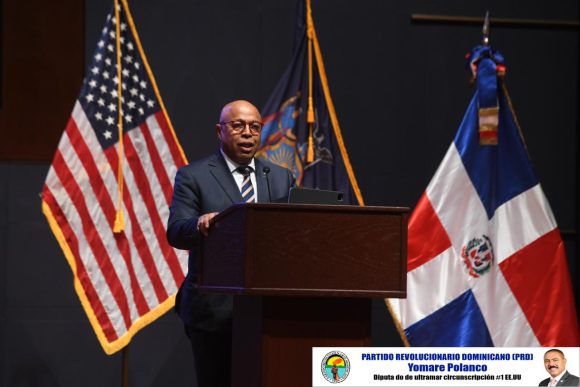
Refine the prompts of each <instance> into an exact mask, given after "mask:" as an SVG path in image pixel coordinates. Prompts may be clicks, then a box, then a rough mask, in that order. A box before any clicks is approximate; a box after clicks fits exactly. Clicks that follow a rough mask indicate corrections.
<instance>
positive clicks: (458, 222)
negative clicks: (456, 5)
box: [390, 46, 580, 347]
mask: <svg viewBox="0 0 580 387" xmlns="http://www.w3.org/2000/svg"><path fill="white" fill-rule="evenodd" d="M474 54H475V56H477V58H476V59H474V58H472V61H471V65H472V66H474V70H476V71H477V77H478V79H477V91H476V93H475V96H474V97H473V99H472V101H471V103H470V105H469V107H468V109H467V112H466V113H465V116H464V118H463V122H462V123H461V125H460V127H459V130H458V132H457V134H456V136H455V139H454V141H453V142H452V143H451V146H450V147H449V149H448V151H447V154H446V155H445V157H444V159H443V162H442V163H441V165H440V166H439V169H438V170H437V172H436V173H435V176H434V177H433V179H432V180H431V182H430V183H429V186H428V187H427V189H426V190H425V192H424V194H423V195H422V197H421V199H420V200H419V203H418V204H417V207H416V208H415V210H414V212H413V214H412V215H411V218H410V219H409V227H408V266H407V294H408V298H407V299H404V300H390V303H391V306H392V310H393V312H394V314H395V316H396V318H397V319H398V320H399V322H400V325H401V328H402V329H403V330H404V332H405V335H406V337H407V339H408V341H409V344H410V345H412V346H450V347H452V346H481V347H483V346H499V347H504V346H505V347H519V346H578V345H580V340H579V336H580V335H579V331H578V322H577V318H576V310H575V306H574V296H573V292H572V286H571V281H570V274H569V272H568V265H567V261H566V255H565V251H564V244H563V242H562V240H561V238H560V232H559V230H558V226H557V224H556V220H555V219H554V215H553V214H552V211H551V209H550V205H549V204H548V201H547V199H546V197H545V195H544V192H543V191H542V188H541V186H540V183H539V181H538V177H537V176H536V174H535V172H534V169H533V167H532V164H531V162H530V159H529V157H528V154H527V151H526V147H525V144H524V142H523V139H522V136H521V134H520V131H519V130H518V126H517V123H516V121H515V119H514V115H513V113H512V111H511V110H510V106H509V96H508V95H507V92H506V91H505V88H504V89H502V87H501V86H502V85H503V83H502V82H503V79H502V78H501V77H499V78H500V79H498V76H497V75H496V71H499V72H500V73H501V70H502V67H503V65H502V61H503V58H501V56H500V55H499V54H498V53H497V52H494V51H493V50H492V49H491V48H489V47H481V46H480V47H477V48H476V49H475V50H474V53H473V54H472V56H473V55H474ZM480 78H481V79H480Z"/></svg>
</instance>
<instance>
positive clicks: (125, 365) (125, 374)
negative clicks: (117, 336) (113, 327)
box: [121, 344, 129, 387]
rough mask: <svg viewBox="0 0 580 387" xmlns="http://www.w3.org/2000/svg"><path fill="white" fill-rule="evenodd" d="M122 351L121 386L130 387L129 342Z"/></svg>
mask: <svg viewBox="0 0 580 387" xmlns="http://www.w3.org/2000/svg"><path fill="white" fill-rule="evenodd" d="M122 352H123V355H122V361H121V386H122V387H129V344H127V345H126V346H124V347H123V349H122Z"/></svg>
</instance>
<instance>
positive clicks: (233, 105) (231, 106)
mask: <svg viewBox="0 0 580 387" xmlns="http://www.w3.org/2000/svg"><path fill="white" fill-rule="evenodd" d="M239 112H244V113H248V114H253V115H254V116H255V117H258V119H257V121H262V116H261V115H260V112H259V111H258V108H256V107H255V106H254V105H253V104H252V103H251V102H248V101H245V100H243V99H240V100H237V101H232V102H230V103H228V104H226V105H225V106H224V107H223V108H222V112H221V114H220V122H228V121H231V120H232V118H231V117H232V116H235V115H236V114H237V113H239Z"/></svg>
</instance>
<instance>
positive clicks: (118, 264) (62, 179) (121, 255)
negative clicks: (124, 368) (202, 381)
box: [42, 0, 187, 354]
mask: <svg viewBox="0 0 580 387" xmlns="http://www.w3.org/2000/svg"><path fill="white" fill-rule="evenodd" d="M115 4H116V6H115V7H113V9H112V11H111V13H110V14H109V15H108V16H107V21H106V23H105V26H104V28H103V30H102V34H101V37H100V39H99V42H98V44H97V49H96V50H95V53H94V55H93V61H92V63H91V64H90V66H89V67H88V69H87V72H86V77H85V80H84V85H83V86H82V89H81V92H80V95H79V97H78V99H77V101H76V103H75V105H74V108H73V111H72V114H71V117H70V119H69V122H68V124H67V126H66V128H65V130H64V133H63V135H62V137H61V140H60V143H59V145H58V149H57V151H56V153H55V156H54V160H53V162H52V164H51V166H50V169H49V172H48V176H47V177H46V181H45V183H44V186H43V189H42V211H43V213H44V214H45V216H46V218H47V220H48V222H49V224H50V227H51V230H52V232H53V233H54V235H55V236H56V238H57V240H58V242H59V244H60V246H61V248H62V250H63V252H64V255H65V257H66V259H67V261H68V263H69V265H70V267H71V270H72V272H73V275H74V286H75V290H76V292H77V294H78V296H79V298H80V300H81V303H82V305H83V307H84V310H85V312H86V314H87V316H88V318H89V321H90V322H91V325H92V327H93V329H94V331H95V333H96V335H97V337H98V339H99V342H100V343H101V346H102V347H103V349H104V351H105V352H106V353H107V354H112V353H115V352H116V351H118V350H120V349H121V348H123V347H124V346H125V345H127V344H128V343H129V341H130V340H131V338H132V337H133V335H134V334H135V333H137V332H138V331H139V330H140V329H141V328H143V327H144V326H146V325H147V324H149V323H151V322H153V321H155V319H157V318H158V317H159V316H161V315H162V314H163V313H165V312H166V311H167V310H169V309H170V308H172V307H173V305H174V303H175V293H176V292H177V289H178V288H179V286H180V285H181V282H183V279H184V273H185V271H186V270H187V252H186V251H179V250H175V249H173V248H172V247H171V246H169V244H168V242H167V239H166V237H165V231H166V221H167V217H168V214H169V204H170V200H171V196H172V192H173V187H172V182H173V180H174V178H175V174H176V172H177V168H179V167H180V166H182V165H184V164H185V163H186V159H185V156H184V154H183V150H182V149H181V146H180V145H179V142H178V140H177V137H176V136H175V133H174V131H173V128H172V126H171V123H170V121H169V117H168V116H167V113H166V111H165V108H164V106H163V101H162V100H161V96H160V94H159V91H158V89H157V85H156V83H155V79H154V78H153V74H152V72H151V69H150V68H149V64H148V63H147V58H146V57H145V53H144V51H143V48H142V47H141V42H140V41H139V36H138V35H137V30H136V28H135V25H134V24H133V19H132V18H131V14H130V12H129V8H128V6H127V3H126V1H124V0H123V1H121V4H119V3H117V2H115Z"/></svg>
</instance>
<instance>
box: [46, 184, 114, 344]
mask: <svg viewBox="0 0 580 387" xmlns="http://www.w3.org/2000/svg"><path fill="white" fill-rule="evenodd" d="M42 199H43V200H44V202H45V203H46V205H48V207H49V208H50V211H51V213H52V215H53V217H54V219H55V220H56V223H57V224H58V226H59V227H60V230H61V231H62V234H63V236H64V238H65V240H66V243H67V245H68V247H69V249H70V251H71V253H72V255H73V258H74V260H75V265H76V273H73V275H74V276H75V277H76V278H77V279H78V281H79V282H80V283H81V287H82V288H83V291H84V293H85V296H86V297H87V300H88V302H89V304H90V305H91V309H92V310H93V313H94V314H95V317H96V319H97V321H98V322H99V325H100V326H101V329H102V330H103V333H104V335H105V337H107V340H109V341H114V340H117V338H118V336H117V333H116V332H115V329H114V328H113V324H111V320H109V316H108V315H107V312H106V311H105V308H104V307H103V303H102V302H101V299H100V298H99V295H98V294H97V291H96V290H95V288H94V286H93V283H92V282H91V279H90V278H89V276H88V274H87V269H86V267H85V265H84V263H83V261H82V260H81V259H80V253H79V245H78V240H77V237H76V235H75V233H74V232H73V231H72V228H71V226H70V224H69V222H68V220H67V218H66V216H64V214H63V212H62V209H61V208H60V206H59V205H58V203H57V202H56V199H55V198H54V196H53V195H52V192H50V190H49V189H48V187H47V186H46V184H45V185H44V187H43V189H42Z"/></svg>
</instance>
